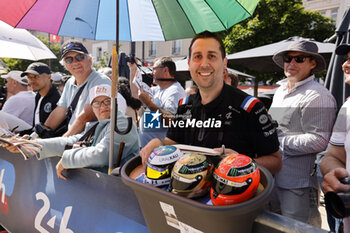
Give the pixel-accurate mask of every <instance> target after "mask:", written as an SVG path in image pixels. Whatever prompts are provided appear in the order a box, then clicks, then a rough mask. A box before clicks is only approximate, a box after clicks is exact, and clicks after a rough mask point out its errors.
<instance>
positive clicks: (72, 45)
mask: <svg viewBox="0 0 350 233" xmlns="http://www.w3.org/2000/svg"><path fill="white" fill-rule="evenodd" d="M72 51H74V52H77V53H82V54H89V53H88V51H87V49H86V48H85V46H84V45H83V44H82V43H81V42H79V41H75V40H69V41H67V42H65V43H64V44H63V45H62V47H61V57H62V58H63V57H64V56H65V55H66V54H67V53H68V52H72Z"/></svg>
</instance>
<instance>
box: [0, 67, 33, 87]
mask: <svg viewBox="0 0 350 233" xmlns="http://www.w3.org/2000/svg"><path fill="white" fill-rule="evenodd" d="M21 74H22V71H19V70H12V71H10V72H9V73H7V74H3V75H1V78H4V79H7V78H11V79H13V80H16V81H17V82H19V83H20V84H22V85H26V86H28V78H27V76H24V77H21Z"/></svg>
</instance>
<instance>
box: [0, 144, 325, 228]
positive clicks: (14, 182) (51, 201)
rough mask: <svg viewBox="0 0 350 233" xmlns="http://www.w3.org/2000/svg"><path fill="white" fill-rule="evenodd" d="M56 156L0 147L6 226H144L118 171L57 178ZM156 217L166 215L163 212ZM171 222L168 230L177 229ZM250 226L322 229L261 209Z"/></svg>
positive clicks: (0, 209)
mask: <svg viewBox="0 0 350 233" xmlns="http://www.w3.org/2000/svg"><path fill="white" fill-rule="evenodd" d="M57 162H58V158H51V159H44V160H40V161H39V160H37V159H36V158H32V159H29V160H23V156H22V155H20V154H13V153H10V152H8V151H7V150H5V149H3V148H0V224H1V225H2V226H3V227H4V228H5V229H7V230H8V231H9V232H12V233H23V232H45V233H47V232H50V233H51V232H52V233H58V232H60V233H63V232H65V233H73V232H75V233H80V232H81V233H86V232H92V233H100V232H101V233H108V232H111V233H112V232H113V233H115V232H123V233H125V232H140V233H142V232H149V230H148V228H147V226H146V223H145V220H144V218H143V215H142V212H141V209H140V207H139V203H138V200H137V198H136V196H135V194H134V192H133V190H131V189H130V188H129V187H128V186H126V185H125V184H124V183H123V182H122V180H121V178H120V177H115V176H109V175H107V174H104V173H100V172H98V171H94V170H91V169H70V170H69V171H68V172H67V177H68V179H67V180H62V179H58V178H57V175H56V164H57ZM154 209H155V210H156V206H155V207H154ZM163 216H164V215H163ZM159 221H166V220H165V217H164V218H160V219H159ZM171 228H172V229H171V230H170V231H169V232H180V231H179V230H178V229H176V228H173V227H171ZM204 231H205V230H204ZM253 232H254V233H266V232H268V233H281V232H287V233H288V232H294V233H299V232H300V233H301V232H307V233H316V232H320V233H324V232H326V231H324V230H321V229H319V228H315V227H313V226H310V225H308V224H304V223H301V222H299V221H295V220H292V219H289V218H286V217H283V216H280V215H277V214H273V213H270V212H264V211H263V212H261V213H260V214H259V215H258V217H257V218H256V219H255V222H254V224H253Z"/></svg>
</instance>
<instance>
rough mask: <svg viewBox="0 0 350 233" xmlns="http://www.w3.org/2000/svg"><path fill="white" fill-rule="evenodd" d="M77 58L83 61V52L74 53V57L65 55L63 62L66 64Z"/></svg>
mask: <svg viewBox="0 0 350 233" xmlns="http://www.w3.org/2000/svg"><path fill="white" fill-rule="evenodd" d="M74 58H75V60H77V61H83V60H84V59H85V55H84V54H81V53H79V54H78V55H76V56H75V57H70V56H69V57H65V58H64V62H65V63H67V64H71V63H72V62H73V60H74Z"/></svg>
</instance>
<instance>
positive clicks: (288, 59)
mask: <svg viewBox="0 0 350 233" xmlns="http://www.w3.org/2000/svg"><path fill="white" fill-rule="evenodd" d="M311 57H312V56H303V55H300V56H283V61H284V62H285V63H291V62H292V60H293V59H294V61H295V62H296V63H303V62H305V60H306V58H311Z"/></svg>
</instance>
